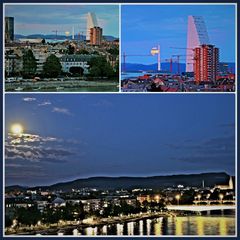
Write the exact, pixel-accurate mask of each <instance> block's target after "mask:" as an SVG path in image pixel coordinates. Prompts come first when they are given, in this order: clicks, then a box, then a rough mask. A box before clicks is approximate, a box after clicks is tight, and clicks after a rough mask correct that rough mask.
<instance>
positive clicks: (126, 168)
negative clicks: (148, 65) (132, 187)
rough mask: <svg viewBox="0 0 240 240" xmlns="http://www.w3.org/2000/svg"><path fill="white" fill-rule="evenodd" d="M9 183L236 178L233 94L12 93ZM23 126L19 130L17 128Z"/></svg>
mask: <svg viewBox="0 0 240 240" xmlns="http://www.w3.org/2000/svg"><path fill="white" fill-rule="evenodd" d="M5 111H6V113H5V123H6V127H5V154H6V159H5V176H6V184H7V185H11V184H20V185H28V186H29V185H30V186H32V185H39V184H52V183H56V182H60V181H67V180H73V179H76V178H85V177H91V176H152V175H166V174H179V173H199V172H210V171H226V172H227V173H229V174H232V175H234V171H235V168H234V165H235V163H234V161H235V160H234V159H235V157H234V151H235V146H234V145H235V143H234V136H235V131H234V124H235V122H234V119H235V118H234V95H233V94H224V95H223V94H220V95H219V94H199V95H196V94H189V95H178V94H176V95H175V94H171V95H165V94H163V95H158V94H127V95H125V94H124V95H123V94H121V95H117V94H84V95H78V94H71V95H68V94H34V95H29V94H26V95H25V94H6V110H5ZM14 123H19V124H21V125H22V126H23V128H24V131H23V134H21V135H16V134H13V133H12V132H11V130H10V129H11V126H12V125H13V124H14Z"/></svg>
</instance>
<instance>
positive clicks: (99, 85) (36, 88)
mask: <svg viewBox="0 0 240 240" xmlns="http://www.w3.org/2000/svg"><path fill="white" fill-rule="evenodd" d="M118 85H119V83H118V81H113V80H98V81H97V80H95V81H88V80H68V81H59V80H56V81H39V82H32V81H26V82H11V83H8V82H6V83H5V90H6V92H99V91H100V92H103V91H105V92H118V91H119V87H118Z"/></svg>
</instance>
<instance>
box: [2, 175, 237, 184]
mask: <svg viewBox="0 0 240 240" xmlns="http://www.w3.org/2000/svg"><path fill="white" fill-rule="evenodd" d="M220 173H225V174H227V175H229V176H230V177H234V178H235V174H234V175H231V174H229V173H227V171H217V172H214V171H212V172H199V173H197V172H195V173H179V174H177V173H176V174H167V175H154V176H152V175H149V176H124V175H121V176H100V175H99V176H90V177H84V178H75V179H69V180H65V181H60V182H55V183H49V184H48V185H35V186H33V185H32V186H30V185H28V186H23V185H19V184H14V185H5V187H12V186H19V187H24V188H34V187H48V186H52V185H55V184H62V183H63V184H64V183H69V182H74V181H78V180H87V179H93V178H153V177H173V176H187V175H202V174H220Z"/></svg>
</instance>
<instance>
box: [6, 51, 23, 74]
mask: <svg viewBox="0 0 240 240" xmlns="http://www.w3.org/2000/svg"><path fill="white" fill-rule="evenodd" d="M22 66H23V61H22V58H21V57H20V56H19V55H17V54H15V53H12V54H6V55H5V72H6V76H7V77H10V76H17V75H20V72H21V71H22Z"/></svg>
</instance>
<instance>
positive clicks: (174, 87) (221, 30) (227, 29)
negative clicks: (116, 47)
mask: <svg viewBox="0 0 240 240" xmlns="http://www.w3.org/2000/svg"><path fill="white" fill-rule="evenodd" d="M121 9H122V15H121V20H122V21H121V60H122V63H121V67H122V68H121V91H122V92H234V91H235V80H236V76H235V73H236V49H237V48H236V34H237V30H236V29H237V28H236V5H235V4H209V3H208V4H183V3H182V4H169V5H168V4H141V5H137V4H135V5H133V4H128V5H125V4H123V5H122V8H121Z"/></svg>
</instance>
